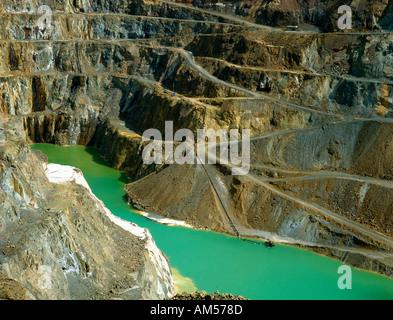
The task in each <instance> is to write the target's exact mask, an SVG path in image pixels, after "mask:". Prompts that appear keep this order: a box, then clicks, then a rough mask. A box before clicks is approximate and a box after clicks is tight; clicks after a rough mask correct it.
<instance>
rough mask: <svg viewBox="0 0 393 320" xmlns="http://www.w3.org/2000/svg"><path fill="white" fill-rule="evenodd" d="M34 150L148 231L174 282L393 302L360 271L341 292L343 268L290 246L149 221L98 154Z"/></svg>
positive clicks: (384, 281)
mask: <svg viewBox="0 0 393 320" xmlns="http://www.w3.org/2000/svg"><path fill="white" fill-rule="evenodd" d="M32 148H34V149H38V150H41V151H42V152H43V153H45V154H46V155H47V156H48V159H49V162H51V163H58V164H62V165H70V166H74V167H77V168H79V169H81V170H82V172H83V175H84V177H85V179H86V180H87V182H88V183H89V185H90V187H91V189H92V191H93V192H94V194H95V195H96V196H97V197H98V198H99V199H101V200H102V201H103V202H104V204H105V205H106V207H107V208H108V209H109V210H111V211H112V213H113V214H114V215H116V216H118V217H120V218H122V219H124V220H127V221H130V222H133V223H136V224H138V225H139V226H140V227H143V228H147V229H149V230H150V232H151V233H152V235H153V237H154V240H155V241H156V243H157V246H158V247H159V248H160V249H161V250H162V251H163V252H164V253H165V254H166V255H167V256H168V258H169V260H170V264H171V267H173V268H175V272H174V274H175V276H174V278H175V281H176V280H177V279H178V282H184V278H189V279H191V280H192V282H193V285H194V286H195V287H196V288H197V289H198V290H205V291H207V292H209V293H212V292H215V291H216V290H218V291H219V292H220V293H231V294H238V295H242V296H244V297H245V298H248V299H261V300H264V299H269V300H275V299H285V300H287V299H289V300H293V299H301V300H304V299H310V300H319V299H326V300H340V299H388V300H390V299H393V279H390V278H388V277H385V276H381V275H378V274H375V273H372V272H367V271H361V270H358V269H355V268H352V289H351V290H348V289H346V290H340V289H339V288H338V285H337V282H338V279H339V277H340V276H342V274H339V273H338V268H339V267H340V266H341V265H342V263H341V262H340V261H337V260H334V259H331V258H327V257H324V256H320V255H318V254H315V253H313V252H310V251H308V250H303V249H299V248H295V247H292V246H288V245H276V247H275V248H267V247H266V246H265V245H258V244H254V243H252V242H244V241H241V240H239V239H237V238H235V237H230V236H227V235H223V234H219V233H215V232H211V231H200V230H193V229H189V228H184V227H176V226H167V225H163V224H160V223H157V222H153V221H151V220H149V219H147V218H145V217H144V216H142V215H140V214H139V213H138V212H137V211H136V210H133V209H132V208H131V207H130V206H128V204H127V203H126V201H125V199H124V195H125V190H124V187H125V185H126V183H128V181H127V177H126V176H125V174H124V173H122V172H119V171H116V170H114V169H112V168H111V167H109V166H108V165H107V164H106V162H105V161H104V160H103V159H102V158H101V157H100V156H99V154H98V151H97V150H96V149H94V148H90V147H82V146H66V147H65V146H56V145H49V144H35V145H32ZM180 275H181V277H180ZM183 277H184V278H183ZM186 282H187V281H186ZM189 282H191V281H189ZM189 287H190V286H189Z"/></svg>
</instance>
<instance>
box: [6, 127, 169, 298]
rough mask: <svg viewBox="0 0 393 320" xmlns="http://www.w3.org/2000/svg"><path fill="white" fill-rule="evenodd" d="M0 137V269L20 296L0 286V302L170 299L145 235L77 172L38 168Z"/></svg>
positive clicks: (165, 267)
mask: <svg viewBox="0 0 393 320" xmlns="http://www.w3.org/2000/svg"><path fill="white" fill-rule="evenodd" d="M6 135H7V142H6V143H5V144H4V145H3V146H1V147H0V150H1V151H0V152H1V179H0V186H1V188H0V195H1V201H0V203H1V204H0V205H1V209H0V212H1V216H0V246H1V255H0V270H1V273H2V277H3V278H6V279H7V278H8V279H13V281H14V282H16V283H19V287H22V288H23V289H20V290H21V291H22V292H23V295H22V293H21V294H20V295H19V294H18V291H17V290H16V291H15V292H14V289H7V286H3V285H2V286H1V287H0V291H1V292H2V293H1V295H2V296H3V295H6V294H7V290H10V291H12V292H14V293H13V296H11V297H10V298H16V299H19V298H26V299H56V300H58V299H165V298H169V297H171V296H172V295H173V294H174V283H173V279H172V276H171V271H170V269H169V262H168V261H167V259H166V258H165V256H164V255H163V254H162V253H161V251H160V250H159V249H158V248H157V246H156V245H155V242H154V240H153V239H152V237H151V235H150V233H149V231H148V230H146V229H142V228H140V227H138V226H136V225H134V224H131V223H128V222H125V221H122V220H121V219H119V218H116V217H115V216H113V215H112V213H111V212H110V211H109V210H108V209H106V208H105V206H104V205H103V203H102V202H101V201H100V200H99V199H97V198H96V197H95V196H94V195H93V194H92V192H91V190H90V188H89V186H88V185H87V183H86V181H85V180H84V178H83V176H82V174H81V172H80V171H79V170H78V169H75V168H71V167H66V166H60V165H51V164H47V163H45V162H42V161H40V160H39V157H40V158H44V157H42V155H40V154H39V153H38V154H37V152H36V151H34V152H33V151H31V150H30V148H29V146H28V145H26V143H25V142H23V141H21V140H20V139H19V138H17V137H15V136H14V135H12V134H11V133H10V132H9V131H7V132H6ZM37 155H38V156H37ZM9 281H11V280H9ZM4 282H5V280H4V281H3V280H2V284H3V283H4ZM8 287H9V285H8Z"/></svg>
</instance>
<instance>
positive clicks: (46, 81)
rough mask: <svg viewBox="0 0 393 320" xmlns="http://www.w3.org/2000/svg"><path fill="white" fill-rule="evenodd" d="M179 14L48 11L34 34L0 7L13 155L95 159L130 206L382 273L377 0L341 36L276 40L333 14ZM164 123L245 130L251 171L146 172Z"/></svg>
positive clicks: (270, 7) (128, 8) (384, 55)
mask: <svg viewBox="0 0 393 320" xmlns="http://www.w3.org/2000/svg"><path fill="white" fill-rule="evenodd" d="M179 2H184V3H185V2H187V3H190V1H178V3H176V4H174V3H170V2H168V1H141V0H140V1H111V0H107V1H101V2H99V3H94V4H93V3H89V2H86V1H74V2H72V3H71V2H65V1H64V2H62V1H60V2H56V3H54V2H53V3H52V11H53V19H52V28H51V29H50V30H38V31H37V30H36V29H35V27H34V26H35V23H36V20H37V19H38V18H39V16H40V15H38V14H37V8H38V5H37V4H36V3H35V2H34V3H31V2H30V1H12V0H9V1H6V2H4V4H3V6H2V8H1V13H0V14H1V15H2V17H3V18H4V19H3V20H2V22H1V23H2V25H1V28H0V29H1V32H0V37H1V40H2V42H1V44H0V45H1V50H0V55H1V56H2V59H0V93H1V94H0V111H1V113H2V118H4V119H9V121H10V122H9V124H10V127H12V128H13V129H14V130H15V131H16V132H17V133H18V134H19V136H20V137H21V138H22V139H23V140H26V141H27V142H47V143H55V144H62V145H67V144H81V145H93V146H96V147H97V148H98V149H99V150H100V152H101V154H102V155H103V156H105V158H106V159H107V160H108V162H109V163H110V164H111V165H112V166H113V167H114V168H116V169H119V170H122V171H125V172H126V173H127V175H128V177H129V178H130V182H131V183H130V184H129V185H128V187H127V197H128V199H129V202H130V203H131V204H133V205H135V206H138V208H141V209H143V210H146V211H148V212H151V213H154V214H156V215H161V216H165V217H167V218H174V219H178V220H183V221H186V222H187V223H189V224H191V225H193V226H195V227H198V228H206V227H207V228H209V229H212V230H216V231H219V232H225V233H229V234H234V231H233V229H232V227H231V222H234V223H235V224H236V226H237V228H238V230H239V231H241V234H242V235H248V236H255V237H260V238H271V239H275V240H277V241H282V242H286V243H292V244H295V245H300V246H305V247H307V248H309V249H311V250H315V251H318V252H321V253H323V254H326V255H331V256H334V257H336V258H339V259H341V260H343V261H345V262H347V263H349V264H352V265H355V266H357V267H361V268H365V269H369V270H374V271H377V272H380V273H384V274H387V275H389V276H392V266H393V262H392V256H391V253H390V250H391V249H392V247H393V246H392V243H393V240H392V238H391V236H392V215H391V202H390V196H389V195H390V189H391V188H392V183H391V180H392V167H391V161H390V160H391V154H392V153H391V151H392V150H391V146H392V141H391V140H392V136H391V133H392V132H391V129H392V128H391V126H392V118H391V113H392V107H393V106H392V103H393V101H392V99H391V93H392V83H393V81H392V74H393V73H392V61H393V60H392V50H391V48H392V43H393V39H392V36H391V34H390V33H388V32H385V33H373V32H372V31H373V30H372V29H373V28H374V29H379V27H381V28H382V29H383V30H385V31H388V30H389V28H390V26H391V24H390V23H389V21H390V17H391V14H392V8H391V6H392V4H391V1H378V2H375V3H373V4H369V2H367V3H365V2H362V1H360V2H357V3H356V4H355V3H353V5H354V6H355V5H356V6H358V5H359V6H360V5H362V4H364V5H365V10H363V11H361V10H358V11H356V12H355V14H354V30H352V33H341V32H340V33H336V32H332V33H319V32H313V31H312V30H315V29H312V30H311V31H310V30H309V31H307V32H302V31H301V30H300V31H297V32H284V31H283V29H285V27H286V26H287V25H288V24H293V23H297V21H298V20H299V19H300V21H301V22H303V23H304V24H310V25H312V26H314V27H317V28H320V29H323V30H326V31H337V30H336V29H335V21H336V20H337V18H338V15H337V8H338V6H339V5H340V4H342V1H334V2H332V3H329V4H328V3H327V2H325V1H314V2H311V1H280V2H279V1H263V2H255V1H243V2H242V3H240V2H237V1H225V2H224V6H221V5H218V6H217V5H214V4H215V2H214V1H202V5H201V8H195V7H193V6H191V5H184V4H181V3H179ZM212 4H213V5H214V6H212ZM317 7H318V8H319V9H318V10H319V11H318V12H317V11H316V10H315V8H317ZM206 8H208V9H209V10H208V11H207V10H206ZM213 8H214V10H216V12H213V11H212V10H213ZM234 14H236V15H234ZM239 17H240V18H239ZM241 18H244V19H245V20H242V19H241ZM370 21H371V22H370ZM255 22H256V23H264V24H268V25H270V26H275V27H277V28H268V27H264V26H261V25H258V24H255ZM374 22H375V23H374ZM375 26H377V27H375ZM378 26H379V27H378ZM360 31H364V32H360ZM165 121H173V122H174V129H175V130H177V129H179V128H189V129H190V130H192V131H193V132H195V131H196V130H198V129H202V128H212V129H216V130H217V129H220V128H222V129H225V130H228V129H250V130H251V136H252V141H251V148H252V152H251V172H250V173H249V174H248V175H247V176H232V175H231V174H230V168H228V167H227V166H224V165H221V164H217V165H209V166H205V167H202V166H200V165H189V166H179V165H171V166H167V165H150V166H148V165H145V164H144V163H143V161H142V159H141V154H142V152H143V149H144V147H145V146H146V142H142V139H141V135H142V133H143V131H144V130H146V129H149V128H156V129H158V130H160V131H161V132H162V133H164V122H165ZM164 138H165V137H164ZM381 194H383V195H384V196H381ZM13 196H15V197H17V195H15V194H13Z"/></svg>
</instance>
